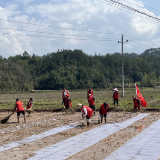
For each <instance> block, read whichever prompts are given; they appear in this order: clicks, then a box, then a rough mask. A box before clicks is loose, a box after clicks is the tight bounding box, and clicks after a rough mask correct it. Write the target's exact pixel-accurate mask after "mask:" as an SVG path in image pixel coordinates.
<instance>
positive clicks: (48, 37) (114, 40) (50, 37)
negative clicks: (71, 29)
mask: <svg viewBox="0 0 160 160" xmlns="http://www.w3.org/2000/svg"><path fill="white" fill-rule="evenodd" d="M2 34H5V35H7V34H11V35H16V36H31V37H43V38H60V39H74V40H75V38H67V37H50V36H38V35H25V34H15V33H2ZM76 40H91V38H90V39H84V38H83V39H76ZM115 40H116V39H98V40H97V41H115ZM117 40H118V39H117Z"/></svg>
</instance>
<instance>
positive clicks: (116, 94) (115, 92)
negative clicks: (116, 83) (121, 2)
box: [113, 88, 119, 107]
mask: <svg viewBox="0 0 160 160" xmlns="http://www.w3.org/2000/svg"><path fill="white" fill-rule="evenodd" d="M113 100H114V107H115V104H116V103H117V106H118V105H119V104H118V100H119V92H118V89H117V88H115V89H114V92H113Z"/></svg>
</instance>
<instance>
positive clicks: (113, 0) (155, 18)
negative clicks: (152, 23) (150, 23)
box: [104, 0, 160, 22]
mask: <svg viewBox="0 0 160 160" xmlns="http://www.w3.org/2000/svg"><path fill="white" fill-rule="evenodd" d="M104 1H110V2H113V3H115V4H117V5H119V6H120V7H121V6H122V7H124V8H126V9H128V10H131V11H134V12H137V13H140V14H143V15H145V16H148V17H150V18H152V19H154V20H157V21H158V22H159V21H160V19H159V18H157V17H155V16H152V15H150V14H147V13H145V12H142V11H139V10H137V9H135V8H133V7H131V6H128V5H125V4H124V3H121V2H118V1H116V0H104Z"/></svg>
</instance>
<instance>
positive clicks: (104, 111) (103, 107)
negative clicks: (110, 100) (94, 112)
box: [99, 102, 109, 123]
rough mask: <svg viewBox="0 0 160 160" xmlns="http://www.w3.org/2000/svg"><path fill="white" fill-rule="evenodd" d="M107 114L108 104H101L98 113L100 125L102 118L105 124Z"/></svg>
mask: <svg viewBox="0 0 160 160" xmlns="http://www.w3.org/2000/svg"><path fill="white" fill-rule="evenodd" d="M107 112H109V104H107V103H106V102H104V103H103V104H101V106H100V109H99V113H100V117H101V123H102V121H103V117H104V120H105V123H106V122H107V119H106V117H107Z"/></svg>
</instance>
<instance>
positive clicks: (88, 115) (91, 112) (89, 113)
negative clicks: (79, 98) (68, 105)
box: [81, 106, 93, 118]
mask: <svg viewBox="0 0 160 160" xmlns="http://www.w3.org/2000/svg"><path fill="white" fill-rule="evenodd" d="M84 108H86V109H87V117H88V118H91V117H92V114H93V110H92V109H91V108H90V107H88V106H83V108H82V110H81V111H82V112H83V113H84V114H85V111H84Z"/></svg>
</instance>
